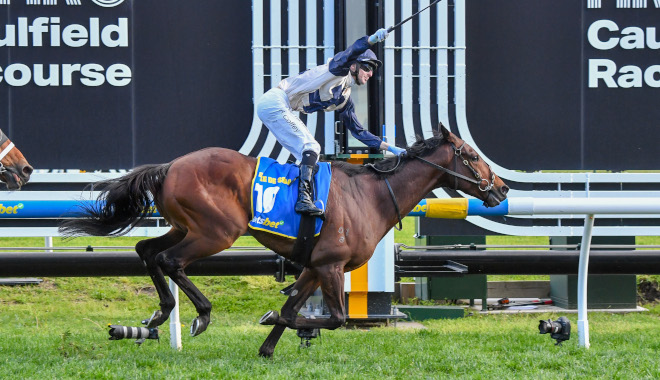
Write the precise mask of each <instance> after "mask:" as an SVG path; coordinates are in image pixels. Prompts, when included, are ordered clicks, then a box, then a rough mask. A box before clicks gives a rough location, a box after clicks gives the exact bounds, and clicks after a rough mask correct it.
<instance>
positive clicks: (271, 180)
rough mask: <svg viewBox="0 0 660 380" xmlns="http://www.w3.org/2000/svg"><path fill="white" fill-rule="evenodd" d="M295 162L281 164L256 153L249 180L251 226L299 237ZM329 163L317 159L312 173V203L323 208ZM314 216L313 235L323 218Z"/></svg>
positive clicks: (328, 185)
mask: <svg viewBox="0 0 660 380" xmlns="http://www.w3.org/2000/svg"><path fill="white" fill-rule="evenodd" d="M299 173H300V169H299V168H298V166H297V165H294V164H284V165H280V164H279V163H278V162H277V161H275V160H273V159H272V158H268V157H259V158H258V162H257V169H256V170H255V172H254V179H253V180H252V216H253V217H252V220H251V221H250V224H249V226H250V228H252V229H255V230H261V231H266V232H270V233H273V234H276V235H281V236H285V237H288V238H291V239H296V238H297V237H298V228H299V227H300V219H301V216H300V214H298V213H296V212H295V211H294V207H295V205H296V200H297V199H298V174H299ZM331 178H332V172H331V170H330V163H328V162H319V170H318V172H317V173H316V175H315V176H314V198H315V199H316V200H315V201H314V203H315V204H316V206H317V207H318V208H320V209H321V210H323V211H325V205H326V202H327V200H328V193H329V192H330V180H331ZM315 219H316V226H315V228H314V236H316V235H318V234H320V233H321V226H322V225H323V221H322V220H321V219H320V218H315Z"/></svg>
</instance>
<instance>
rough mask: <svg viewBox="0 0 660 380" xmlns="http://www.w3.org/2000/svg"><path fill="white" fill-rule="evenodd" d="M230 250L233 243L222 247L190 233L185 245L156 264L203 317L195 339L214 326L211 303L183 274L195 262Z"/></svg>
mask: <svg viewBox="0 0 660 380" xmlns="http://www.w3.org/2000/svg"><path fill="white" fill-rule="evenodd" d="M230 246H231V242H226V243H225V244H219V243H218V241H214V240H212V239H210V238H208V237H195V236H193V235H192V234H191V233H188V235H187V236H186V237H185V238H184V239H183V240H182V241H181V242H179V243H178V244H176V245H175V246H173V247H171V248H169V249H167V250H165V251H163V252H161V253H160V254H158V256H157V259H156V261H157V263H158V265H159V266H160V268H161V269H162V270H163V272H164V273H165V274H166V275H168V276H169V277H170V278H171V279H172V281H174V282H175V283H176V284H177V285H178V286H179V288H180V289H181V290H182V291H183V292H184V293H185V294H186V296H188V298H189V299H190V301H191V302H192V303H193V305H194V306H195V309H196V310H197V313H198V314H199V315H198V316H197V318H195V320H194V321H193V323H192V326H191V329H190V333H191V335H192V336H197V335H199V334H201V333H203V332H204V330H206V328H207V327H208V325H209V323H210V322H211V302H210V301H209V300H208V299H207V298H206V297H205V296H204V295H203V294H202V292H200V291H199V289H198V288H197V287H196V286H195V284H193V283H192V281H190V279H189V278H188V276H186V274H185V272H184V271H183V270H184V268H185V267H187V266H188V264H190V263H192V262H193V261H195V260H197V259H200V258H203V257H206V256H211V255H213V254H215V253H218V252H220V251H223V250H225V249H227V248H229V247H230Z"/></svg>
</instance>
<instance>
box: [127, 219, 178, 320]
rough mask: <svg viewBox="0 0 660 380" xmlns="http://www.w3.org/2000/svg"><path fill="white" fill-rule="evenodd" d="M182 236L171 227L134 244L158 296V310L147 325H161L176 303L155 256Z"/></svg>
mask: <svg viewBox="0 0 660 380" xmlns="http://www.w3.org/2000/svg"><path fill="white" fill-rule="evenodd" d="M184 237H185V233H183V232H182V231H179V230H176V229H174V228H173V229H171V230H170V231H168V232H167V233H166V234H165V235H163V236H160V237H157V238H153V239H147V240H142V241H140V242H138V243H137V245H136V246H135V251H136V252H137V253H138V255H139V256H140V259H142V262H143V263H144V265H145V266H146V267H147V272H148V273H149V276H150V277H151V280H152V281H153V283H154V286H155V287H156V291H157V292H158V297H159V298H160V310H156V311H155V312H154V314H153V315H152V317H151V319H150V320H149V322H148V325H147V327H156V326H160V325H162V324H163V323H164V322H165V321H166V320H167V318H169V316H170V313H171V312H172V309H174V306H175V305H176V301H175V300H174V296H173V295H172V292H170V288H169V286H168V284H167V281H166V280H165V276H164V275H163V271H162V270H161V269H160V267H159V266H158V264H157V263H156V256H157V255H158V253H160V252H162V251H164V250H166V249H167V248H169V247H171V246H173V245H175V244H177V243H178V242H180V241H181V240H182V239H183V238H184Z"/></svg>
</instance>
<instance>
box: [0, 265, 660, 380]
mask: <svg viewBox="0 0 660 380" xmlns="http://www.w3.org/2000/svg"><path fill="white" fill-rule="evenodd" d="M194 281H195V282H196V283H197V284H199V285H200V288H201V289H202V291H203V292H204V293H206V294H207V295H208V296H209V298H210V299H211V301H212V303H213V307H214V311H213V314H212V316H213V323H212V324H211V326H210V327H209V329H208V330H207V332H205V333H204V334H202V335H200V336H199V337H195V338H191V337H189V336H188V335H187V334H185V335H184V336H183V350H182V351H181V352H177V351H175V350H173V349H171V348H170V347H169V343H168V334H169V327H168V325H167V324H166V325H164V326H163V328H162V329H161V336H162V338H163V339H162V341H161V342H160V343H158V342H156V341H147V342H146V343H144V344H143V345H142V346H141V347H138V346H136V345H135V344H134V343H132V342H131V341H127V340H122V341H109V340H108V339H107V338H108V335H107V328H106V326H107V325H108V324H110V323H112V324H126V325H138V324H139V320H140V319H142V318H145V317H147V316H148V315H149V314H150V313H151V311H152V310H153V309H154V308H155V307H156V304H157V300H156V298H155V297H154V296H152V295H151V294H150V292H149V291H146V290H145V289H144V288H143V287H142V286H143V284H144V283H146V282H147V279H146V278H131V279H123V278H118V279H111V278H95V279H47V280H46V281H45V282H44V283H43V284H42V285H40V286H29V287H19V288H8V287H3V288H0V300H2V302H1V305H0V310H2V311H1V312H0V337H2V339H0V366H1V368H2V376H1V377H3V378H12V379H14V378H21V379H73V378H100V379H115V378H116V379H126V378H138V379H142V378H145V379H146V378H168V379H183V378H185V379H188V378H190V379H201V378H287V379H288V378H301V377H309V378H349V379H365V378H367V379H368V378H479V379H481V378H521V379H523V378H524V379H529V378H558V377H561V378H585V377H587V378H608V379H609V378H635V379H640V378H649V379H651V378H658V376H660V359H659V358H658V355H657V354H658V352H659V350H660V316H659V315H658V313H654V314H651V313H647V314H628V315H613V314H606V313H590V315H589V319H590V326H591V345H592V347H591V348H590V349H588V350H587V349H582V348H580V347H578V345H577V335H576V334H575V331H574V334H573V336H572V339H571V340H569V341H567V342H565V343H564V345H563V346H562V347H557V346H554V345H553V343H554V342H553V341H552V340H551V339H550V337H549V336H548V335H540V334H539V333H538V329H537V326H538V321H539V319H547V318H552V319H556V318H557V317H558V316H559V315H555V314H542V315H533V316H525V315H509V316H505V315H486V316H474V317H469V318H464V319H460V320H437V321H426V322H424V323H423V324H424V325H425V327H426V329H424V330H413V329H400V328H398V329H394V328H391V327H388V328H370V329H340V330H336V331H324V332H323V333H322V336H321V338H320V339H316V340H314V342H313V345H312V347H311V348H308V349H300V348H298V344H299V339H298V338H297V337H296V335H295V333H294V332H293V331H291V330H287V332H285V334H284V336H283V338H282V340H281V341H280V344H279V345H278V347H277V349H276V351H275V357H274V358H273V359H272V360H265V359H262V358H259V357H258V356H257V352H258V349H259V346H260V345H261V343H262V342H263V340H264V339H265V337H266V336H267V334H268V332H269V329H268V328H266V327H263V326H260V325H258V323H257V320H258V318H259V316H260V315H261V314H262V313H263V312H264V311H266V310H268V309H270V308H278V307H279V305H281V303H282V302H283V301H284V297H282V296H280V295H278V294H277V290H278V289H279V288H280V287H281V286H282V284H278V283H275V281H274V280H272V279H271V278H266V277H252V278H245V277H243V278H240V277H225V278H209V277H198V278H194ZM108 288H112V289H114V290H112V291H109V290H108ZM101 295H102V296H101ZM195 314H196V313H195V312H194V310H193V308H192V306H191V305H190V303H189V302H188V301H187V300H185V301H183V302H182V306H181V318H182V321H190V320H192V318H194V317H195ZM568 317H569V319H571V321H572V322H573V326H574V329H575V326H576V316H575V315H574V314H572V315H569V316H568ZM184 323H185V322H184ZM186 324H187V323H186ZM186 328H187V326H186V327H184V332H185V329H186Z"/></svg>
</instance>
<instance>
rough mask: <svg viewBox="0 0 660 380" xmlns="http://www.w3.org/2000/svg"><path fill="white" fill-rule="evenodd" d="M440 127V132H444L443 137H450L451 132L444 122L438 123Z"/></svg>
mask: <svg viewBox="0 0 660 380" xmlns="http://www.w3.org/2000/svg"><path fill="white" fill-rule="evenodd" d="M438 129H439V130H440V132H442V137H444V138H445V139H449V135H450V134H451V132H449V129H447V128H446V127H445V126H444V125H443V124H442V123H438Z"/></svg>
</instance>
